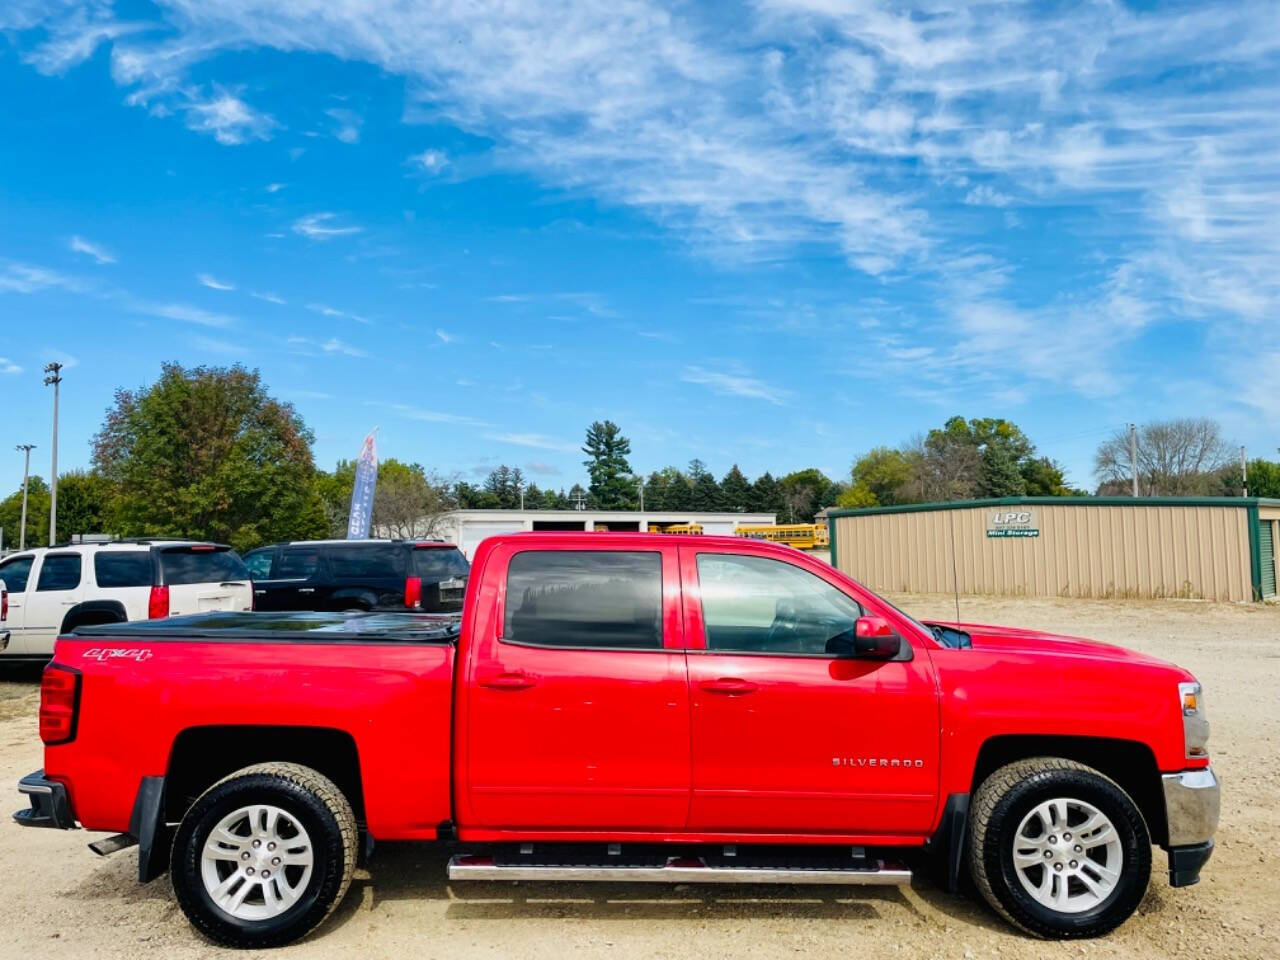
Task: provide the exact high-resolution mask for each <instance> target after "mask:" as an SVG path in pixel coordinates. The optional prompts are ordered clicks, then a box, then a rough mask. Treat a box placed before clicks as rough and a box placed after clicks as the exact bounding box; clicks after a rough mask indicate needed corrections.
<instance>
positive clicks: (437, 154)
mask: <svg viewBox="0 0 1280 960" xmlns="http://www.w3.org/2000/svg"><path fill="white" fill-rule="evenodd" d="M405 162H406V163H408V164H409V166H410V168H411V169H413V170H416V171H418V172H419V173H430V174H436V173H439V172H440V171H442V170H443V169H444V168H445V167H447V166H448V165H449V158H448V156H447V155H446V154H445V152H444V151H443V150H423V151H422V152H421V153H415V154H414V155H413V156H411V157H410V158H409V159H408V160H407V161H405Z"/></svg>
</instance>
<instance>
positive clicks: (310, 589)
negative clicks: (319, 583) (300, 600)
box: [298, 587, 316, 593]
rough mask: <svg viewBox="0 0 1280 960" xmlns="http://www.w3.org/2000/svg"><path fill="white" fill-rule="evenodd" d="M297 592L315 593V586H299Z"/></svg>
mask: <svg viewBox="0 0 1280 960" xmlns="http://www.w3.org/2000/svg"><path fill="white" fill-rule="evenodd" d="M298 592H299V593H315V592H316V588H315V587H299V588H298Z"/></svg>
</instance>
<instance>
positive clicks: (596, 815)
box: [15, 533, 1218, 946]
mask: <svg viewBox="0 0 1280 960" xmlns="http://www.w3.org/2000/svg"><path fill="white" fill-rule="evenodd" d="M40 735H41V737H42V738H43V740H44V743H45V745H46V748H45V768H44V769H43V770H42V771H39V772H37V773H35V774H32V775H31V776H29V777H27V778H25V779H24V780H22V781H21V784H20V787H19V789H20V790H21V792H23V793H25V794H27V795H28V798H29V803H30V806H29V808H27V809H24V810H22V811H20V812H19V813H18V814H16V815H15V816H16V817H17V819H18V821H19V822H20V823H24V824H27V825H30V826H50V827H61V828H73V827H75V826H76V825H77V822H78V823H79V825H80V826H82V827H83V828H85V829H87V830H99V831H119V833H118V835H117V836H114V837H110V838H108V839H105V840H101V841H98V842H97V843H95V844H93V845H92V846H93V848H94V849H95V850H96V851H97V852H99V853H109V852H112V851H114V850H116V849H120V848H122V847H125V846H130V845H132V844H134V843H137V844H138V845H139V864H138V869H139V879H140V880H142V881H144V882H145V881H148V880H150V879H152V878H154V877H155V876H157V875H158V874H160V873H163V872H164V870H165V869H166V868H168V869H169V870H170V872H171V875H172V881H173V887H174V890H175V892H176V895H177V899H178V902H179V903H180V904H181V906H182V908H183V910H184V911H185V912H186V914H187V916H188V918H189V919H190V920H191V922H192V923H193V924H194V925H195V926H196V927H197V928H199V929H200V930H201V931H203V932H204V933H205V934H206V935H208V936H209V937H211V938H212V939H214V940H216V941H219V942H222V943H226V944H233V945H240V946H269V945H278V944H284V943H287V942H289V941H292V940H294V939H296V938H298V937H300V936H302V935H304V934H305V933H307V931H309V930H311V929H312V928H314V927H315V926H316V925H317V924H319V923H320V922H321V921H322V920H323V919H324V918H325V917H326V916H327V915H328V913H329V912H330V911H331V910H333V908H334V907H335V906H336V904H337V903H338V902H339V900H340V899H341V898H342V896H343V894H344V893H345V891H346V889H347V886H348V884H349V882H350V880H351V875H352V870H353V868H354V865H355V863H356V860H357V858H358V857H360V856H367V855H368V854H370V853H371V852H372V849H373V844H374V840H375V839H377V840H418V841H425V842H433V843H440V844H448V845H450V850H451V851H452V853H453V854H454V855H453V856H452V859H451V860H450V861H449V866H448V871H449V876H450V878H451V879H453V880H456V881H461V880H466V879H484V880H494V879H503V878H509V879H534V880H551V881H555V880H574V881H578V880H632V881H679V882H685V883H688V882H709V883H742V882H773V883H779V882H781V883H843V884H859V883H862V884H883V883H902V882H906V881H908V880H909V879H910V878H911V875H912V871H913V870H930V869H933V870H936V874H937V876H938V877H939V879H940V882H941V883H942V884H943V885H944V886H946V887H948V888H952V889H954V888H955V887H956V886H957V884H958V883H959V881H960V879H961V876H962V873H963V872H964V871H968V872H969V873H971V875H972V877H973V880H974V881H975V883H976V886H977V888H978V890H980V891H981V893H982V894H983V896H985V898H986V899H987V900H988V901H989V902H990V904H991V906H992V907H993V908H994V909H995V910H997V911H998V912H999V913H1000V914H1002V915H1003V916H1004V917H1005V918H1006V919H1007V920H1009V921H1011V922H1012V923H1014V924H1015V925H1017V926H1018V927H1020V928H1022V929H1023V930H1025V931H1028V932H1030V933H1032V934H1035V935H1039V936H1045V937H1082V936H1092V935H1097V934H1100V933H1103V932H1106V931H1108V930H1110V929H1112V928H1114V927H1115V926H1116V925H1118V924H1119V923H1121V922H1122V921H1123V920H1124V919H1125V918H1126V917H1128V916H1129V915H1130V914H1131V913H1132V912H1133V910H1134V909H1135V908H1136V907H1137V905H1138V903H1139V902H1140V901H1141V899H1142V897H1143V894H1144V892H1145V890H1146V888H1147V883H1148V879H1149V875H1150V870H1151V856H1152V844H1158V845H1159V846H1161V847H1163V848H1164V849H1165V850H1166V851H1167V852H1168V859H1169V881H1170V883H1171V884H1172V885H1173V886H1185V885H1188V884H1192V883H1195V882H1196V881H1197V880H1198V879H1199V874H1200V869H1201V867H1202V866H1203V864H1204V863H1205V862H1206V861H1207V860H1208V858H1209V855H1210V854H1211V852H1212V849H1213V840H1212V838H1213V833H1214V830H1215V828H1216V826H1217V820H1218V782H1217V780H1216V779H1215V777H1214V774H1213V772H1212V771H1211V770H1210V768H1209V757H1208V753H1207V751H1206V747H1205V742H1206V739H1207V736H1208V726H1207V724H1206V722H1205V719H1204V702H1203V699H1202V695H1201V691H1200V687H1199V684H1197V683H1196V681H1195V679H1194V678H1193V677H1192V676H1191V675H1190V674H1188V673H1187V672H1186V671H1185V670H1182V669H1179V668H1178V667H1175V666H1171V665H1169V664H1167V663H1163V662H1161V661H1159V660H1156V659H1153V658H1151V657H1147V656H1143V655H1140V654H1138V653H1134V652H1131V651H1128V650H1124V649H1120V648H1117V647H1110V646H1105V645H1102V644H1097V643H1092V642H1089V641H1086V640H1081V639H1076V638H1070V637H1059V636H1050V635H1045V634H1042V633H1036V632H1032V631H1025V630H1012V629H1007V628H1001V627H986V626H973V625H959V624H941V623H932V624H922V623H918V622H917V621H915V620H913V619H912V618H911V617H909V616H908V615H906V614H905V613H903V612H901V611H900V610H898V609H896V608H895V607H894V606H893V605H892V604H890V603H889V602H887V601H886V600H883V599H881V598H880V597H877V596H876V595H875V594H873V593H871V592H869V591H868V590H866V589H865V588H863V587H862V586H860V585H859V584H857V583H856V582H854V581H852V580H850V579H848V578H847V577H845V576H843V575H842V574H840V573H839V572H838V571H836V570H833V569H832V568H831V567H830V566H828V565H826V564H824V563H822V562H820V561H818V560H816V559H814V558H811V557H809V556H807V555H805V554H803V553H801V552H799V551H797V550H793V549H791V548H789V547H785V546H778V545H773V544H769V543H764V542H760V541H751V540H743V539H733V538H718V537H699V538H692V537H675V536H670V537H668V536H655V535H650V534H614V533H606V534H562V533H561V534H540V533H534V534H516V535H512V536H502V537H495V538H493V539H490V540H487V541H485V542H484V543H483V544H482V545H481V546H480V548H479V550H478V553H477V555H476V559H475V563H474V566H473V571H472V575H471V579H470V582H469V584H468V586H467V592H466V599H465V603H464V606H463V610H462V613H461V616H456V615H455V616H447V615H414V614H369V615H363V616H362V615H344V614H323V613H297V614H270V613H258V614H250V613H219V614H208V615H198V616H193V617H183V618H175V619H173V620H167V621H166V620H161V621H152V622H147V623H128V624H119V625H114V626H101V627H86V628H82V629H81V630H80V631H78V632H77V633H76V634H74V635H71V636H67V637H63V638H61V639H60V640H59V641H58V644H57V649H56V652H55V656H54V659H53V661H52V663H51V664H50V665H49V667H48V668H47V670H46V671H45V673H44V677H43V681H42V687H41V705H40Z"/></svg>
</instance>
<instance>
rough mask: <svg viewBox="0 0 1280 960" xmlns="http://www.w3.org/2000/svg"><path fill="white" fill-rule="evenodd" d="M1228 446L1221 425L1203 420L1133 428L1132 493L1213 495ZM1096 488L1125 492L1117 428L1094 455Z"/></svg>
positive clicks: (1125, 444)
mask: <svg viewBox="0 0 1280 960" xmlns="http://www.w3.org/2000/svg"><path fill="white" fill-rule="evenodd" d="M1231 450H1232V448H1231V444H1229V443H1228V442H1227V441H1226V440H1224V439H1223V437H1222V427H1221V426H1220V425H1219V424H1218V422H1217V421H1216V420H1210V419H1208V418H1207V417H1187V418H1182V419H1178V420H1161V421H1157V422H1154V423H1146V424H1143V425H1142V426H1141V427H1139V428H1138V493H1139V494H1140V495H1141V496H1144V497H1156V496H1168V497H1176V496H1192V495H1196V494H1208V493H1213V492H1216V491H1217V490H1219V489H1220V487H1221V481H1220V480H1219V478H1218V476H1217V474H1218V471H1220V470H1221V469H1222V468H1223V467H1224V466H1226V465H1227V464H1228V463H1230V462H1231ZM1094 473H1095V474H1097V476H1098V479H1099V481H1100V487H1099V489H1100V490H1101V489H1103V488H1106V489H1109V490H1118V489H1121V488H1122V487H1121V485H1122V484H1126V486H1123V488H1122V489H1123V490H1125V491H1127V490H1128V489H1129V487H1128V486H1127V484H1128V482H1129V481H1130V479H1131V478H1132V477H1133V468H1132V466H1131V464H1130V461H1129V434H1128V431H1127V430H1117V431H1116V433H1115V435H1114V436H1112V437H1111V438H1110V439H1109V440H1106V441H1104V442H1103V443H1102V444H1101V445H1100V446H1099V447H1098V452H1097V453H1096V454H1095V455H1094Z"/></svg>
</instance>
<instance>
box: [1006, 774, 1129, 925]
mask: <svg viewBox="0 0 1280 960" xmlns="http://www.w3.org/2000/svg"><path fill="white" fill-rule="evenodd" d="M1013 866H1014V869H1015V870H1016V871H1017V873H1018V880H1019V881H1021V883H1022V888H1023V889H1024V890H1026V891H1027V893H1029V894H1030V895H1031V896H1032V897H1033V898H1034V899H1035V901H1036V902H1037V903H1039V904H1040V905H1041V906H1045V907H1048V908H1049V909H1050V910H1056V911H1057V912H1059V913H1083V912H1084V911H1085V910H1091V909H1093V908H1094V907H1096V906H1097V905H1098V904H1100V903H1102V902H1103V901H1104V900H1106V899H1107V898H1108V897H1109V896H1111V894H1112V892H1113V891H1114V890H1115V888H1116V884H1117V883H1119V882H1120V873H1121V871H1122V870H1123V868H1124V848H1123V846H1122V845H1121V843H1120V834H1119V833H1118V832H1117V831H1116V828H1115V824H1113V823H1112V822H1111V820H1110V819H1108V817H1107V815H1106V814H1104V813H1103V812H1102V811H1101V810H1099V809H1098V808H1097V807H1095V806H1093V805H1092V804H1090V803H1085V802H1084V801H1083V800H1072V799H1067V798H1063V797H1058V798H1055V799H1053V800H1046V801H1045V802H1044V803H1041V804H1039V805H1038V806H1036V807H1035V808H1034V809H1033V810H1032V811H1031V812H1030V813H1028V814H1027V815H1026V816H1025V817H1023V818H1022V823H1021V824H1019V825H1018V832H1017V834H1016V835H1015V836H1014V839H1013Z"/></svg>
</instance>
